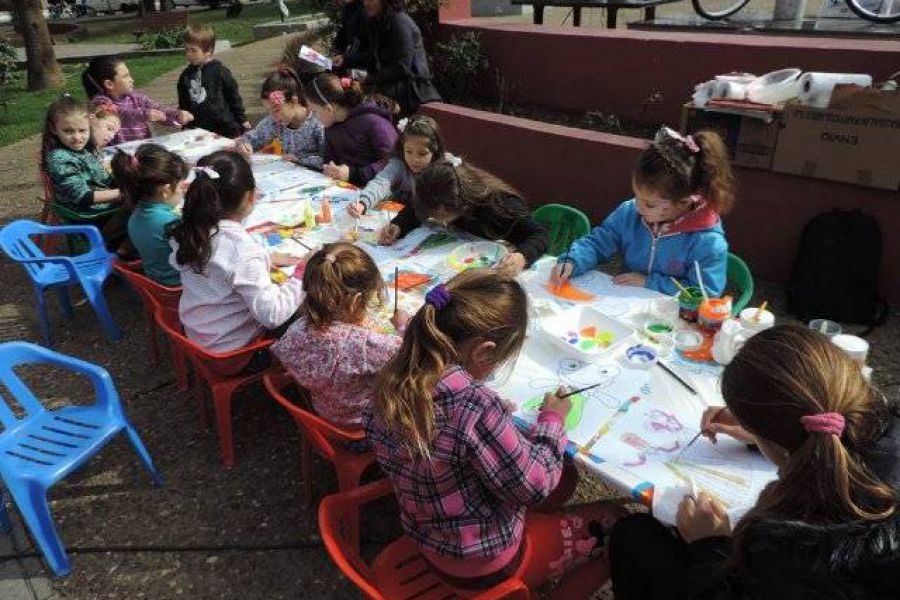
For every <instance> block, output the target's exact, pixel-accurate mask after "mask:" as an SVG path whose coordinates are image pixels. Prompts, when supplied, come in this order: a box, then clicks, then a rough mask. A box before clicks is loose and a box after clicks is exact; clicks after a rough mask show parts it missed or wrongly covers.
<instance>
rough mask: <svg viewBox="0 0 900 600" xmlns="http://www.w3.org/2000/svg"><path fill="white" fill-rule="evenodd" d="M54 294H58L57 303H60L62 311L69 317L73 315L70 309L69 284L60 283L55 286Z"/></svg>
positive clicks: (73, 312)
mask: <svg viewBox="0 0 900 600" xmlns="http://www.w3.org/2000/svg"><path fill="white" fill-rule="evenodd" d="M56 294H57V295H58V296H59V303H60V304H62V309H63V313H65V315H66V317H68V318H69V319H71V318H72V317H74V316H75V311H73V310H72V300H71V299H70V298H69V286H67V285H61V286H59V287H57V288H56Z"/></svg>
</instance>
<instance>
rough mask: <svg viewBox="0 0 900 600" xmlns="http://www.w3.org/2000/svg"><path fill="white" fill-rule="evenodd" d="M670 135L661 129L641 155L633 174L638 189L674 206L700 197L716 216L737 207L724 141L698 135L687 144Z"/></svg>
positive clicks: (710, 134)
mask: <svg viewBox="0 0 900 600" xmlns="http://www.w3.org/2000/svg"><path fill="white" fill-rule="evenodd" d="M670 131H671V130H670V129H669V128H667V127H663V128H662V129H660V130H659V132H658V133H657V134H656V139H654V140H653V142H651V143H650V145H649V146H648V147H647V148H646V149H645V150H644V151H643V152H641V155H640V156H639V157H638V159H637V162H636V163H635V165H634V172H633V173H632V179H633V180H634V183H635V185H637V186H639V187H641V188H646V189H649V190H653V191H655V192H656V193H658V194H659V195H660V196H662V197H663V198H666V199H668V200H671V201H672V202H675V203H677V202H687V201H688V198H689V197H690V196H692V195H695V194H699V195H701V196H703V198H704V199H705V200H706V203H707V204H708V205H709V207H710V208H712V209H713V210H714V211H715V212H716V214H719V215H724V214H727V213H728V211H730V210H731V209H732V207H733V206H734V199H735V184H734V174H733V173H732V171H731V163H730V162H729V160H728V150H727V149H726V148H725V143H724V142H723V141H722V138H721V137H719V134H718V133H716V132H714V131H698V132H697V133H695V134H693V135H692V136H690V137H691V140H690V141H688V140H687V138H683V137H681V136H678V135H677V134H676V135H671V134H670V133H669V132H670ZM693 144H696V148H694V147H693ZM694 149H696V152H695V151H693V150H694Z"/></svg>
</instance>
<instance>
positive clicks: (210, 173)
mask: <svg viewBox="0 0 900 600" xmlns="http://www.w3.org/2000/svg"><path fill="white" fill-rule="evenodd" d="M194 171H196V172H197V173H203V174H204V175H206V176H207V177H209V178H210V179H218V178H219V174H218V173H217V172H216V170H215V169H213V168H212V167H194Z"/></svg>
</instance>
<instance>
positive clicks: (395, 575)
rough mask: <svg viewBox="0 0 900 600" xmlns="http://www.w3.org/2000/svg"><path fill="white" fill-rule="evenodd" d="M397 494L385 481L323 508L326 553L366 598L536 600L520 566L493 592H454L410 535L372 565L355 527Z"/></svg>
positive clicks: (527, 544) (331, 498)
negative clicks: (372, 507)
mask: <svg viewBox="0 0 900 600" xmlns="http://www.w3.org/2000/svg"><path fill="white" fill-rule="evenodd" d="M393 493H394V492H393V489H392V488H391V483H390V481H388V480H387V479H382V480H380V481H376V482H374V483H370V484H368V485H364V486H362V487H358V488H356V489H355V490H350V491H349V492H342V493H340V494H334V495H332V496H327V497H326V498H324V499H323V500H322V503H321V504H320V505H319V533H320V534H321V536H322V541H323V542H324V543H325V549H326V550H327V551H328V554H329V555H330V556H331V559H332V560H333V561H334V562H335V564H336V565H337V567H338V568H339V569H340V570H341V572H342V573H343V574H344V575H345V576H346V577H347V578H348V579H349V580H350V581H352V582H353V583H354V585H356V586H357V587H358V588H359V589H360V590H361V591H362V592H363V594H364V595H365V597H367V598H373V599H375V600H451V599H454V598H471V599H473V600H474V599H478V600H496V599H500V598H509V599H517V600H527V599H529V598H531V594H530V592H529V591H528V587H527V586H526V585H525V583H524V582H523V581H522V580H521V578H520V573H521V572H522V570H523V567H519V570H518V571H517V572H516V574H515V575H513V577H511V578H510V579H508V580H506V581H504V582H503V583H500V584H498V585H496V586H494V587H492V588H490V589H488V590H484V591H477V592H471V591H463V590H458V589H456V588H453V587H451V586H449V585H447V584H446V583H444V581H443V580H441V579H440V578H439V577H438V576H437V575H436V574H435V573H434V571H432V569H431V567H430V566H429V564H428V563H427V562H426V561H425V559H424V558H422V555H421V554H420V553H419V550H418V547H417V546H416V543H415V542H414V541H413V540H412V539H410V538H409V537H407V536H403V537H401V538H399V539H397V540H395V541H393V542H391V543H390V544H389V545H388V546H387V547H386V548H385V549H384V550H382V551H381V552H380V553H379V554H378V556H377V557H376V558H375V560H374V561H373V562H372V564H371V565H367V564H366V563H365V561H364V560H363V559H362V557H361V556H360V555H359V552H358V550H357V549H356V547H355V546H353V545H352V541H353V537H352V536H353V526H354V524H355V523H357V522H358V519H359V511H360V509H361V508H362V507H363V506H364V505H366V504H368V503H369V502H372V501H373V500H377V499H378V498H383V497H385V496H390V495H393ZM530 558H531V542H530V541H529V540H528V539H527V538H526V540H525V550H524V555H523V557H522V565H523V566H524V565H527V564H528V562H529V561H530Z"/></svg>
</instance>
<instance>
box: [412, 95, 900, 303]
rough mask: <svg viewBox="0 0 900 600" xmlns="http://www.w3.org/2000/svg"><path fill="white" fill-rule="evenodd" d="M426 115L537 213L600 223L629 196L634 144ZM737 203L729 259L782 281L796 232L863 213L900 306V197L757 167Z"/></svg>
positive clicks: (457, 110) (743, 176) (547, 128)
mask: <svg viewBox="0 0 900 600" xmlns="http://www.w3.org/2000/svg"><path fill="white" fill-rule="evenodd" d="M422 112H424V113H426V114H428V115H430V116H432V117H434V118H435V119H437V121H438V122H439V123H440V125H441V130H442V132H443V133H444V136H445V138H446V141H447V147H448V148H449V149H450V150H452V151H453V152H454V153H459V154H461V155H462V156H463V157H464V159H465V160H471V161H472V162H473V163H474V164H477V165H479V166H481V167H484V168H486V169H488V170H489V171H491V172H493V173H495V174H496V175H498V176H500V177H502V178H503V179H505V180H507V181H508V182H509V183H511V184H512V185H514V186H515V187H517V188H518V189H519V190H521V191H522V192H523V193H524V194H525V197H526V198H527V199H528V201H529V202H530V203H531V205H532V206H539V205H541V204H546V203H548V202H563V203H567V204H571V205H573V206H577V207H578V208H580V209H582V210H583V211H585V212H586V213H587V214H588V216H589V217H590V219H591V222H592V223H595V224H596V223H599V222H600V221H601V220H602V219H603V218H604V217H605V216H606V215H607V214H608V213H609V212H610V211H611V210H612V209H613V208H615V207H616V206H618V204H619V203H621V202H622V201H623V200H625V199H627V198H630V197H631V184H630V173H631V167H632V164H633V162H634V160H635V158H636V157H637V155H638V153H639V152H640V151H641V148H643V146H644V144H645V143H646V142H644V141H643V140H639V139H637V138H631V137H624V136H617V135H609V134H603V133H596V132H592V131H586V130H581V129H573V128H570V127H561V126H559V125H550V124H546V123H539V122H536V121H530V120H527V119H519V118H515V117H508V116H504V115H497V114H493V113H487V112H483V111H477V110H472V109H468V108H462V107H459V106H452V105H448V104H429V105H426V106H423V107H422ZM736 176H737V181H738V201H737V206H736V207H735V210H734V211H733V212H732V213H731V214H729V215H728V216H727V217H725V229H726V231H727V233H728V241H729V243H730V244H731V248H732V251H733V252H735V253H736V254H738V255H740V256H741V257H742V258H744V259H745V260H746V261H747V262H748V263H749V265H750V268H751V270H752V271H753V273H754V274H755V275H757V276H759V277H763V278H766V279H770V280H774V281H778V282H782V283H783V282H785V281H787V278H788V277H789V275H790V268H791V262H792V261H793V257H794V254H795V253H796V250H797V244H798V242H799V238H800V232H801V231H802V229H803V226H804V225H805V224H806V222H807V221H808V220H809V219H811V218H812V217H813V216H815V215H816V214H818V213H820V212H823V211H826V210H829V209H831V208H841V209H850V208H861V209H863V210H865V211H866V212H868V213H869V214H871V215H872V216H874V217H875V218H876V219H877V220H878V222H879V224H880V225H881V229H882V233H883V243H884V253H883V258H882V264H883V268H882V277H881V291H882V294H883V295H884V297H885V298H887V299H888V300H891V301H893V302H900V236H898V235H894V234H895V230H896V227H897V224H898V223H900V197H898V193H897V192H888V191H883V190H877V189H873V188H864V187H857V186H853V185H850V184H843V183H834V182H828V181H822V180H817V179H808V178H805V177H799V176H795V175H785V174H781V173H773V172H769V171H758V170H752V169H740V168H738V169H737V170H736Z"/></svg>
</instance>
